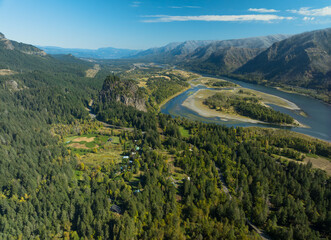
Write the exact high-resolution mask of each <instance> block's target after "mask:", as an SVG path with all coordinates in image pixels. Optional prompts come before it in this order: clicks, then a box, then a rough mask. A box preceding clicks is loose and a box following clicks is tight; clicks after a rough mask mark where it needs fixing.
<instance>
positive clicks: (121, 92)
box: [99, 76, 147, 112]
mask: <svg viewBox="0 0 331 240" xmlns="http://www.w3.org/2000/svg"><path fill="white" fill-rule="evenodd" d="M99 97H100V100H101V101H102V102H104V103H106V102H111V101H116V102H121V103H123V104H125V105H126V106H132V107H135V108H136V109H138V110H140V111H144V112H146V111H147V108H146V102H145V98H144V95H143V93H142V91H141V90H140V88H139V87H138V85H137V84H136V83H135V82H134V81H133V80H121V79H120V78H118V77H116V76H108V77H107V78H106V80H105V81H104V83H103V86H102V90H101V91H100V95H99Z"/></svg>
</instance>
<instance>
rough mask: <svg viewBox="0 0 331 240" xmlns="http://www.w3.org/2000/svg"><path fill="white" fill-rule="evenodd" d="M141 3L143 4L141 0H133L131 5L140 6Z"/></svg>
mask: <svg viewBox="0 0 331 240" xmlns="http://www.w3.org/2000/svg"><path fill="white" fill-rule="evenodd" d="M140 4H141V2H137V1H135V2H132V4H131V5H130V6H131V7H140Z"/></svg>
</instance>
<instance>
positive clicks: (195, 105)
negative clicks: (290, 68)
mask: <svg viewBox="0 0 331 240" xmlns="http://www.w3.org/2000/svg"><path fill="white" fill-rule="evenodd" d="M201 90H203V89H200V90H198V91H197V92H196V93H194V94H193V95H191V96H189V97H188V98H187V99H186V100H185V101H184V102H183V103H182V106H184V107H187V108H189V109H190V110H193V111H195V112H196V113H197V114H198V115H200V116H203V117H209V118H210V117H219V118H220V119H221V120H222V121H229V120H235V121H240V122H246V123H255V124H256V123H260V124H274V123H268V122H263V121H260V120H255V119H252V118H249V117H245V116H241V115H235V114H228V113H224V112H220V111H216V110H213V109H210V108H208V107H207V106H205V105H204V104H203V99H202V98H199V97H198V96H197V95H198V93H199V92H201ZM295 110H297V109H295ZM294 122H295V123H296V124H297V125H295V124H275V125H279V126H289V127H301V128H309V127H308V126H306V125H303V124H301V123H300V122H299V121H297V120H296V119H295V120H294Z"/></svg>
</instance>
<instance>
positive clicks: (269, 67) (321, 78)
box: [234, 28, 331, 91]
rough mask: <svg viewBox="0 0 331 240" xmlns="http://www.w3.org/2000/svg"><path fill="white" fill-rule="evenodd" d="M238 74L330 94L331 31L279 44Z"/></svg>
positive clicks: (326, 30)
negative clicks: (326, 91) (320, 90)
mask: <svg viewBox="0 0 331 240" xmlns="http://www.w3.org/2000/svg"><path fill="white" fill-rule="evenodd" d="M234 73H237V74H242V75H249V76H250V77H254V78H263V79H266V80H269V81H273V82H280V83H285V84H290V85H295V86H301V87H305V88H315V89H316V88H317V89H318V88H320V89H325V88H326V89H328V90H329V91H330V90H331V84H330V83H331V28H327V29H323V30H317V31H312V32H306V33H302V34H298V35H294V36H292V37H290V38H287V39H285V40H283V41H279V42H276V43H274V44H273V45H272V46H270V47H269V48H268V49H266V50H265V51H263V52H261V53H260V54H259V55H257V56H256V57H255V58H253V59H251V60H250V61H248V62H247V63H246V64H245V65H243V66H241V67H240V68H238V69H237V70H235V71H234Z"/></svg>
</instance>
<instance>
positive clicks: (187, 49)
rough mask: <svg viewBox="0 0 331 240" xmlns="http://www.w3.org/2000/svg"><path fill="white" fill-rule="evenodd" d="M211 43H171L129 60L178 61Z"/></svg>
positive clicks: (197, 41)
mask: <svg viewBox="0 0 331 240" xmlns="http://www.w3.org/2000/svg"><path fill="white" fill-rule="evenodd" d="M211 42H213V41H208V40H206V41H203V40H201V41H199V40H192V41H185V42H173V43H169V44H167V45H165V46H163V47H157V48H150V49H147V50H145V51H141V52H138V53H137V54H135V55H133V56H131V58H139V59H144V60H150V61H158V62H169V61H174V60H179V59H181V58H183V57H185V56H186V55H187V54H189V53H191V52H193V51H194V50H195V49H197V48H198V47H202V46H206V45H208V44H210V43H211Z"/></svg>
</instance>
